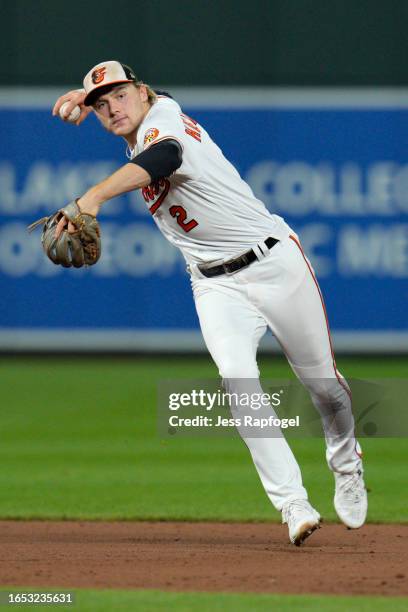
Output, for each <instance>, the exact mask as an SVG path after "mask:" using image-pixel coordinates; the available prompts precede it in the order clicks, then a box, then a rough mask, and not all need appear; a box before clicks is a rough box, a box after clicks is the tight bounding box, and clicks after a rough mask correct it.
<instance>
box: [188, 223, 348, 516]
mask: <svg viewBox="0 0 408 612" xmlns="http://www.w3.org/2000/svg"><path fill="white" fill-rule="evenodd" d="M263 250H265V249H263ZM260 253H261V251H260ZM261 256H262V253H261ZM191 276H192V287H193V293H194V299H195V304H196V308H197V313H198V316H199V320H200V325H201V330H202V333H203V336H204V340H205V342H206V345H207V347H208V350H209V352H210V354H211V356H212V358H213V359H214V361H215V363H216V365H217V367H218V370H219V373H220V376H221V377H222V378H223V379H224V383H225V385H226V388H227V391H228V392H230V393H232V392H236V393H242V392H243V391H244V389H243V388H242V385H240V383H239V379H247V382H246V383H245V381H242V383H243V384H249V386H250V387H251V389H250V391H251V392H259V393H262V392H263V391H262V389H261V386H260V382H259V370H258V366H257V361H256V353H257V348H258V344H259V341H260V339H261V338H262V336H263V335H264V333H265V332H266V329H267V327H269V328H270V329H271V330H272V333H273V334H274V336H275V337H276V339H277V340H278V342H279V343H280V345H281V347H282V349H283V351H284V353H285V355H286V357H287V359H288V361H289V363H290V365H291V367H292V369H293V371H294V372H295V374H296V376H297V377H298V378H299V380H300V381H301V382H302V383H303V384H304V385H305V386H306V387H307V389H308V390H309V392H310V394H311V398H312V401H313V404H314V405H315V407H316V409H317V410H318V411H319V413H320V416H321V419H322V425H323V429H324V434H325V440H326V448H327V450H326V459H327V462H328V465H329V467H330V469H331V470H333V471H337V472H343V473H349V472H353V471H355V470H356V469H357V468H358V466H359V463H360V455H359V451H360V449H359V446H358V444H357V443H356V440H355V437H354V421H353V417H352V413H351V396H350V390H349V388H348V385H347V383H346V381H345V379H344V378H343V377H342V376H341V374H340V373H339V372H338V370H337V369H336V364H335V360H334V355H333V351H332V346H331V340H330V334H329V327H328V322H327V317H326V312H325V308H324V304H323V299H322V295H321V292H320V288H319V286H318V284H317V280H316V277H315V274H314V271H313V269H312V267H311V264H310V262H309V261H308V259H307V258H306V256H305V255H304V253H303V251H302V248H301V245H300V243H299V239H298V237H297V236H296V234H294V233H293V234H291V235H290V236H289V237H287V238H285V239H284V240H282V241H281V242H279V243H277V244H276V245H275V246H274V247H273V248H272V249H271V250H270V251H269V252H268V253H267V254H266V256H265V257H264V258H262V259H260V260H259V261H256V262H254V263H253V264H251V265H250V266H248V267H247V268H244V269H242V270H240V271H239V272H237V273H235V274H233V275H231V276H227V275H220V276H217V277H214V278H206V277H204V276H203V275H202V274H201V273H200V272H199V270H198V269H197V268H196V266H192V269H191ZM248 379H251V381H250V383H248ZM271 410H272V408H271ZM240 433H241V432H240ZM241 435H242V434H241ZM243 439H244V441H245V443H246V444H247V446H248V448H249V451H250V453H251V455H252V459H253V461H254V464H255V466H256V469H257V471H258V474H259V476H260V479H261V481H262V484H263V486H264V488H265V491H266V493H267V495H268V497H269V499H270V500H271V502H272V503H273V505H274V506H275V507H276V508H277V509H278V510H281V509H282V507H283V505H284V503H286V502H288V501H291V500H294V499H307V493H306V490H305V488H304V487H303V484H302V478H301V473H300V469H299V465H298V463H297V461H296V459H295V457H294V455H293V453H292V451H291V449H290V447H289V445H288V443H287V442H286V440H285V438H284V437H283V435H280V437H274V438H270V437H269V438H248V437H244V438H243Z"/></svg>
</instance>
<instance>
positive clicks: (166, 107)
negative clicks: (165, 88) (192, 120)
mask: <svg viewBox="0 0 408 612" xmlns="http://www.w3.org/2000/svg"><path fill="white" fill-rule="evenodd" d="M180 113H181V108H180V105H179V103H178V102H177V101H176V100H174V98H170V97H169V96H167V95H162V94H159V95H158V96H157V98H156V101H155V103H154V104H153V106H152V108H151V111H150V113H149V115H150V117H154V118H156V117H166V116H167V117H168V116H169V115H172V114H177V115H179V114H180Z"/></svg>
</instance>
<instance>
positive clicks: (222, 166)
mask: <svg viewBox="0 0 408 612" xmlns="http://www.w3.org/2000/svg"><path fill="white" fill-rule="evenodd" d="M165 139H174V140H176V141H177V142H179V144H180V145H181V147H182V150H183V162H182V165H181V166H180V168H179V169H178V170H177V171H176V172H174V174H172V175H171V176H170V178H168V179H162V180H161V181H159V182H158V183H156V184H152V185H149V187H146V188H144V189H143V190H142V193H143V196H144V199H145V201H146V203H147V205H148V207H149V210H150V212H151V213H152V215H153V218H154V220H155V222H156V224H157V226H158V227H159V229H160V230H161V232H162V233H163V234H164V236H165V237H166V238H167V239H168V240H169V241H170V242H171V243H172V244H174V245H175V246H177V247H179V248H180V249H181V251H182V253H183V255H184V257H185V259H186V261H187V262H188V263H203V262H210V261H214V260H218V259H228V258H230V257H231V256H234V255H237V254H239V253H241V252H244V251H246V250H249V249H250V248H252V247H253V246H254V245H256V244H257V243H258V242H260V241H262V240H265V238H267V237H268V236H272V237H273V238H277V239H278V240H281V239H283V238H284V237H286V236H287V235H288V233H289V231H290V230H289V227H288V226H287V225H286V223H285V222H284V220H283V219H282V218H281V217H279V216H277V215H272V214H270V213H269V211H268V210H267V209H266V207H265V205H264V204H263V203H262V202H261V201H260V200H258V199H257V198H256V197H255V196H254V194H253V192H252V190H251V188H250V187H249V185H247V183H245V181H243V180H242V178H241V177H240V175H239V173H238V172H237V170H236V169H235V168H234V166H233V165H232V164H231V163H230V162H229V161H228V160H227V159H226V158H225V157H224V155H223V153H222V151H221V150H220V148H219V147H218V146H217V145H216V144H215V143H214V142H213V140H212V139H211V138H210V136H209V135H208V134H207V132H206V131H205V130H204V129H203V128H202V127H201V125H199V124H198V123H197V122H196V121H194V120H193V119H191V118H190V117H188V116H187V115H185V114H184V113H183V112H182V111H181V108H180V106H179V105H178V104H177V102H175V101H174V100H173V99H171V98H167V97H165V96H159V97H158V99H157V102H156V103H155V104H154V105H153V106H152V108H151V109H150V110H149V112H148V114H147V115H146V117H145V119H144V120H143V122H142V123H141V124H140V126H139V129H138V132H137V143H136V147H135V149H133V150H131V151H130V153H131V158H132V159H133V158H134V157H135V156H136V155H137V154H138V153H141V152H142V151H143V150H146V149H147V148H148V147H150V146H152V145H153V144H156V143H158V142H160V141H161V140H165Z"/></svg>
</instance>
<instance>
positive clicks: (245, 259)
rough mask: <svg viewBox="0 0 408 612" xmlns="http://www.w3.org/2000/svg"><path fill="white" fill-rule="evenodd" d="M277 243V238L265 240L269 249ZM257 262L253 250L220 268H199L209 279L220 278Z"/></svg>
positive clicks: (203, 266) (199, 266) (219, 266)
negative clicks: (221, 275)
mask: <svg viewBox="0 0 408 612" xmlns="http://www.w3.org/2000/svg"><path fill="white" fill-rule="evenodd" d="M277 242H279V240H276V238H272V237H271V236H270V237H269V238H267V239H266V240H265V244H266V246H267V247H268V249H271V248H272V247H274V246H275V244H276V243H277ZM257 260H258V258H257V256H256V254H255V251H254V250H253V249H251V250H250V251H247V252H246V253H243V254H242V255H239V256H238V257H236V258H235V259H230V260H229V261H226V262H224V263H222V264H219V265H218V266H205V265H198V266H197V267H198V269H199V270H200V272H201V274H203V275H204V276H206V277H207V278H212V277H213V276H220V274H234V272H238V270H241V268H246V267H247V266H250V265H251V263H253V262H254V261H257Z"/></svg>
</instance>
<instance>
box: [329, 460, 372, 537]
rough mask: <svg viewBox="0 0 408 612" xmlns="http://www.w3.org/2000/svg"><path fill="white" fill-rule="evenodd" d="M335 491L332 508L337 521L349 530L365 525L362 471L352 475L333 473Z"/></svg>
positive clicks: (365, 499)
mask: <svg viewBox="0 0 408 612" xmlns="http://www.w3.org/2000/svg"><path fill="white" fill-rule="evenodd" d="M334 478H335V481H336V490H335V493H334V508H335V510H336V512H337V515H338V517H339V519H340V520H341V521H342V522H343V523H344V524H345V525H346V527H348V528H349V529H358V528H359V527H362V526H363V525H364V523H365V520H366V516H367V506H368V503H367V489H366V488H365V484H364V480H363V470H362V469H359V470H357V471H356V472H353V473H352V474H339V473H336V472H335V473H334Z"/></svg>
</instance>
